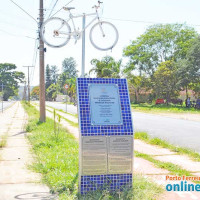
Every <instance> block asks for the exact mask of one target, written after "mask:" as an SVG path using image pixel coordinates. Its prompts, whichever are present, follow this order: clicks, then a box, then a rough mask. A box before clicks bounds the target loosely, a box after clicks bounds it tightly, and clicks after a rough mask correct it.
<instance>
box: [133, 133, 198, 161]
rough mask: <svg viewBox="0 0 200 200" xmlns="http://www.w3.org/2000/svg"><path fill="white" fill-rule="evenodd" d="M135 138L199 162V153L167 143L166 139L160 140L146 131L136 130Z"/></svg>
mask: <svg viewBox="0 0 200 200" xmlns="http://www.w3.org/2000/svg"><path fill="white" fill-rule="evenodd" d="M134 138H135V139H140V140H143V141H144V142H146V143H148V144H152V145H157V146H159V147H163V148H167V149H169V150H171V151H173V152H176V153H178V154H182V155H187V156H189V157H190V158H191V159H192V160H194V161H198V162H200V154H199V153H197V152H195V151H194V150H191V149H189V148H185V147H179V146H175V145H173V144H170V143H168V142H167V141H164V140H161V139H160V138H157V137H155V138H151V137H150V136H149V135H148V134H147V133H144V132H136V133H135V134H134Z"/></svg>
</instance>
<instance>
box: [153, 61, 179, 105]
mask: <svg viewBox="0 0 200 200" xmlns="http://www.w3.org/2000/svg"><path fill="white" fill-rule="evenodd" d="M153 89H154V91H155V93H156V96H157V98H165V99H166V100H167V102H168V101H169V100H170V99H172V98H176V97H177V96H179V88H178V86H177V73H176V65H175V63H174V61H172V60H168V61H165V62H163V63H161V64H160V65H159V67H158V68H157V70H156V72H155V73H154V78H153Z"/></svg>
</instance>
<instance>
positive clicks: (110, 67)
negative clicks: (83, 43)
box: [89, 56, 122, 78]
mask: <svg viewBox="0 0 200 200" xmlns="http://www.w3.org/2000/svg"><path fill="white" fill-rule="evenodd" d="M91 64H92V65H94V67H93V68H92V69H91V70H90V71H89V74H91V73H92V72H94V73H95V74H96V76H97V77H98V78H120V69H121V65H122V60H119V61H115V60H114V58H113V57H111V56H105V57H103V58H102V59H101V60H98V59H93V60H91Z"/></svg>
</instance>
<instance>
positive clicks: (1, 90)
mask: <svg viewBox="0 0 200 200" xmlns="http://www.w3.org/2000/svg"><path fill="white" fill-rule="evenodd" d="M1 92H2V113H3V83H2V84H1Z"/></svg>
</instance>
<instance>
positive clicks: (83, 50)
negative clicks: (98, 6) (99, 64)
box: [81, 13, 86, 78]
mask: <svg viewBox="0 0 200 200" xmlns="http://www.w3.org/2000/svg"><path fill="white" fill-rule="evenodd" d="M85 19H86V17H85V13H84V14H83V34H82V69H81V77H82V78H84V76H85Z"/></svg>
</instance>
